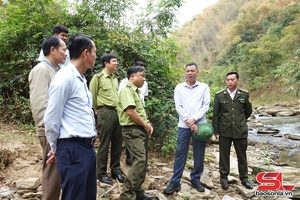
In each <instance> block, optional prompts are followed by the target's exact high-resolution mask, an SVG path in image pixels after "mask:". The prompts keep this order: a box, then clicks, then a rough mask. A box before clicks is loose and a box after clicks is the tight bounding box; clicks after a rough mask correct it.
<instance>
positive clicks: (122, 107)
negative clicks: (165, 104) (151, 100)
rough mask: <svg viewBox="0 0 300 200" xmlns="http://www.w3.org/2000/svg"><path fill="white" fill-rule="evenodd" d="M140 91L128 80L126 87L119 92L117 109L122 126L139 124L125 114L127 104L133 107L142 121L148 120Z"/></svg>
mask: <svg viewBox="0 0 300 200" xmlns="http://www.w3.org/2000/svg"><path fill="white" fill-rule="evenodd" d="M140 92H141V91H140V90H139V89H138V88H137V87H136V86H135V85H133V84H132V83H131V82H129V81H128V83H127V85H126V87H125V88H123V89H122V90H121V91H120V92H119V97H118V99H119V101H118V106H117V111H118V116H119V121H120V124H121V125H122V126H129V125H139V124H137V123H136V122H134V121H133V120H132V119H131V118H130V117H129V116H128V115H127V113H126V108H128V107H129V106H133V107H135V111H136V112H137V114H138V115H139V116H140V117H141V118H142V119H143V120H144V121H146V122H148V118H147V114H146V111H145V109H144V106H143V104H142V100H141V98H140Z"/></svg>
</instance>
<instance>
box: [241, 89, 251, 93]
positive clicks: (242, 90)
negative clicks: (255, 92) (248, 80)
mask: <svg viewBox="0 0 300 200" xmlns="http://www.w3.org/2000/svg"><path fill="white" fill-rule="evenodd" d="M239 90H240V91H241V92H245V93H249V92H248V91H247V90H244V89H239Z"/></svg>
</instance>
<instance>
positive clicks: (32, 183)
mask: <svg viewBox="0 0 300 200" xmlns="http://www.w3.org/2000/svg"><path fill="white" fill-rule="evenodd" d="M40 185H41V179H40V178H27V179H20V180H17V181H16V188H17V189H29V190H34V189H36V188H38V187H39V186H40Z"/></svg>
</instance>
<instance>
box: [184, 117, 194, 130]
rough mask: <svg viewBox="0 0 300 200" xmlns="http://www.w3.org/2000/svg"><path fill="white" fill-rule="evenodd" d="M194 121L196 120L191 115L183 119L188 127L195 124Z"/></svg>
mask: <svg viewBox="0 0 300 200" xmlns="http://www.w3.org/2000/svg"><path fill="white" fill-rule="evenodd" d="M195 122H196V121H195V119H194V118H192V117H190V118H188V119H186V120H185V123H186V125H187V126H188V127H190V128H191V126H192V125H193V124H195Z"/></svg>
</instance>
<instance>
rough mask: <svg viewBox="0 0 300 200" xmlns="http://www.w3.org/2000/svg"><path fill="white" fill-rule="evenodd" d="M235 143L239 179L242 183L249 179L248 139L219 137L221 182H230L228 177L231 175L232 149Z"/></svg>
mask: <svg viewBox="0 0 300 200" xmlns="http://www.w3.org/2000/svg"><path fill="white" fill-rule="evenodd" d="M232 143H233V146H234V149H235V152H236V155H237V160H238V170H239V177H240V180H241V181H245V180H247V179H248V164H247V155H246V151H247V146H248V140H247V138H241V139H235V138H227V137H222V136H220V137H219V151H220V155H219V156H220V157H219V170H220V179H221V182H227V181H228V178H227V177H228V175H229V173H230V148H231V144H232Z"/></svg>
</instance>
